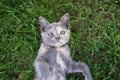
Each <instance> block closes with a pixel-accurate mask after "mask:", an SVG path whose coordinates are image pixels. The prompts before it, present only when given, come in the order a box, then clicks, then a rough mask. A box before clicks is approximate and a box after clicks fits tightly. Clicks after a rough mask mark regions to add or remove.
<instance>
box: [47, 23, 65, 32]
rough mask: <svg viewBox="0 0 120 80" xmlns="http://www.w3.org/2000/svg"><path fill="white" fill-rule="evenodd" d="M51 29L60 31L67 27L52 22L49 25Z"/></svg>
mask: <svg viewBox="0 0 120 80" xmlns="http://www.w3.org/2000/svg"><path fill="white" fill-rule="evenodd" d="M48 27H49V30H54V31H60V30H63V29H65V28H64V26H63V25H62V24H60V23H52V24H49V25H48Z"/></svg>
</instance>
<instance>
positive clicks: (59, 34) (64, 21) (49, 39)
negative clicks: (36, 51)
mask: <svg viewBox="0 0 120 80" xmlns="http://www.w3.org/2000/svg"><path fill="white" fill-rule="evenodd" d="M39 21H40V26H41V35H42V39H43V42H44V43H46V44H47V45H50V46H55V47H60V46H62V45H64V44H66V43H67V42H68V41H69V34H70V30H69V28H68V26H69V15H68V14H65V15H64V16H63V17H62V18H61V20H60V21H59V22H57V23H49V22H47V21H46V20H45V19H44V18H43V17H40V20H39Z"/></svg>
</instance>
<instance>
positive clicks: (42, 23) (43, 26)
mask: <svg viewBox="0 0 120 80" xmlns="http://www.w3.org/2000/svg"><path fill="white" fill-rule="evenodd" d="M39 24H40V29H41V31H42V32H45V29H46V27H47V25H48V24H49V22H48V21H47V20H46V19H45V18H44V17H42V16H40V17H39Z"/></svg>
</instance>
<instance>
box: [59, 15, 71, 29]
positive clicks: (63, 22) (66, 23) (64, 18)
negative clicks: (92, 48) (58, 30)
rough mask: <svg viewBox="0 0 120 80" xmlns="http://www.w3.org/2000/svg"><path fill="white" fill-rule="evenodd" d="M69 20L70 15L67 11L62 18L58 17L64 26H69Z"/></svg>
mask: <svg viewBox="0 0 120 80" xmlns="http://www.w3.org/2000/svg"><path fill="white" fill-rule="evenodd" d="M69 20H70V16H69V14H68V13H66V14H65V15H63V16H62V18H61V19H60V22H61V23H62V24H63V25H65V26H66V27H69Z"/></svg>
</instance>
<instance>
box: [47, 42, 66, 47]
mask: <svg viewBox="0 0 120 80" xmlns="http://www.w3.org/2000/svg"><path fill="white" fill-rule="evenodd" d="M45 44H47V45H49V46H51V47H61V46H63V45H65V44H67V42H66V43H45Z"/></svg>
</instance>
